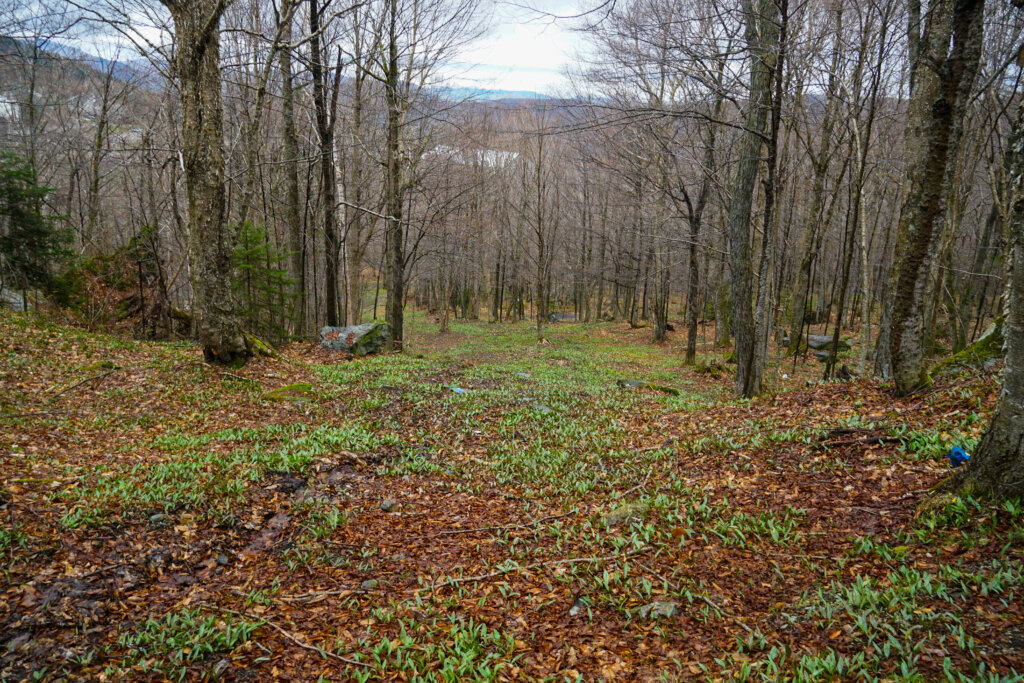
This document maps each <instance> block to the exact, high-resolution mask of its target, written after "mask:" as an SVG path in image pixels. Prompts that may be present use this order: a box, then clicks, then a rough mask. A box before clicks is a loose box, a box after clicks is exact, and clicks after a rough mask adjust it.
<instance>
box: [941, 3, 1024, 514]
mask: <svg viewBox="0 0 1024 683" xmlns="http://www.w3.org/2000/svg"><path fill="white" fill-rule="evenodd" d="M1021 4H1024V2H1022V3H1021ZM1009 154H1010V155H1012V158H1013V162H1012V166H1011V169H1012V174H1011V177H1012V178H1013V185H1014V187H1013V204H1012V206H1011V215H1010V221H1009V226H1008V228H1009V230H1008V232H1009V244H1008V252H1007V257H1006V262H1007V276H1008V279H1009V283H1008V286H1007V290H1006V293H1007V297H1006V320H1005V322H1004V323H1003V324H1004V336H1005V339H1006V342H1005V348H1004V351H1005V354H1006V356H1005V358H1006V367H1005V369H1004V370H1003V388H1002V392H1001V393H1000V395H999V402H998V403H997V404H996V411H995V415H993V417H992V423H991V424H990V425H989V428H988V431H987V432H985V436H984V437H982V439H981V443H980V444H979V445H978V448H977V451H976V452H975V453H974V455H973V456H972V457H971V459H970V462H968V464H967V465H966V466H965V467H964V469H963V470H962V471H961V472H959V473H958V474H957V475H955V476H954V477H953V478H952V479H951V481H950V484H951V485H952V486H951V488H957V489H960V490H962V491H964V492H966V493H973V494H978V495H983V496H990V497H993V498H1020V497H1021V496H1024V107H1018V109H1017V121H1016V123H1015V124H1014V128H1013V133H1012V135H1011V138H1010V145H1009Z"/></svg>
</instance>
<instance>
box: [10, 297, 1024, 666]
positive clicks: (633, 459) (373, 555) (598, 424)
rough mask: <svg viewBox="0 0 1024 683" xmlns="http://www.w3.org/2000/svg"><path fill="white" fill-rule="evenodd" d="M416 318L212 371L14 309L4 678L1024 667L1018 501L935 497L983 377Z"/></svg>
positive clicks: (981, 417) (1022, 532)
mask: <svg viewBox="0 0 1024 683" xmlns="http://www.w3.org/2000/svg"><path fill="white" fill-rule="evenodd" d="M414 330H418V331H419V332H417V333H415V334H414V336H413V339H412V344H411V348H410V349H409V351H408V352H407V353H406V354H404V355H401V356H395V355H388V356H380V357H376V358H369V359H358V360H346V359H344V358H340V357H334V356H331V355H330V354H327V353H325V352H321V351H319V350H316V349H314V348H313V347H312V346H311V345H294V346H292V347H290V348H289V349H287V350H286V351H285V353H284V359H283V360H271V359H260V360H257V361H254V362H251V363H250V364H248V365H247V366H246V367H244V368H243V369H241V370H236V371H227V370H224V369H218V368H213V367H210V366H207V365H205V364H203V363H202V362H201V357H200V354H199V352H198V350H197V349H196V348H195V347H194V346H192V345H189V344H147V343H140V342H135V341H127V340H121V339H117V338H113V337H105V336H99V335H93V334H89V333H86V332H84V331H82V330H79V329H76V328H72V327H64V326H57V325H53V324H50V323H47V322H45V321H41V320H38V319H35V318H34V317H32V316H19V315H16V314H12V313H7V312H3V311H0V496H2V500H0V555H2V559H0V569H2V571H3V585H2V599H0V680H4V681H8V680H9V681H17V680H23V679H27V680H148V679H154V680H161V679H165V678H166V679H172V680H216V679H220V680H251V681H263V680H271V679H274V678H279V679H282V680H303V681H305V680H317V679H318V678H320V679H323V680H380V679H384V680H423V681H434V680H436V681H461V680H557V681H563V680H568V681H572V680H588V681H589V680H609V681H610V680H725V679H729V680H732V679H738V680H765V681H773V680H786V679H795V680H805V681H819V680H874V679H878V678H881V679H888V680H919V681H934V680H963V681H988V680H1020V679H1021V675H1020V674H1022V673H1024V616H1022V614H1024V600H1022V599H1021V592H1022V590H1024V559H1022V546H1024V509H1022V507H1020V506H1015V505H1012V504H1006V505H1004V506H1001V507H989V506H986V505H983V504H980V503H978V502H976V501H972V500H963V499H954V498H945V499H941V500H938V501H936V502H933V503H931V504H928V505H923V504H922V503H924V502H925V501H926V500H929V496H928V490H929V488H930V487H932V486H933V485H934V484H935V483H937V482H938V481H939V480H940V479H941V478H942V477H943V476H944V475H945V474H946V473H947V472H948V467H949V465H948V462H947V461H945V459H944V454H945V452H946V451H948V449H949V446H950V445H951V444H963V445H967V446H968V447H970V446H971V445H973V444H974V443H975V442H976V440H977V438H978V436H979V435H980V433H981V431H982V429H983V428H984V425H985V424H986V422H987V419H988V415H989V413H990V410H991V408H992V406H993V404H994V401H995V396H996V389H997V378H996V376H995V375H993V374H990V373H988V374H987V373H968V374H962V375H959V376H948V377H944V378H942V379H940V380H939V381H938V383H937V384H936V387H935V388H934V390H933V391H931V392H930V393H929V394H927V395H925V396H919V397H916V398H913V399H909V400H905V401H896V400H894V399H893V398H892V397H891V394H890V393H888V391H887V388H886V387H885V386H884V385H880V384H877V383H873V382H868V381H856V382H850V383H828V384H820V383H817V382H813V383H811V384H809V383H808V379H809V378H811V377H816V376H817V373H818V372H819V370H818V366H817V364H811V365H807V366H803V365H797V366H796V367H795V368H794V367H793V366H792V365H789V364H787V365H786V366H784V367H783V368H782V369H778V370H775V371H773V373H772V377H771V385H772V389H773V394H772V395H770V396H768V397H766V398H763V399H759V400H756V401H752V402H737V401H735V400H732V399H731V398H730V397H729V396H730V394H729V382H730V379H729V377H728V376H727V374H724V375H720V374H718V373H717V372H716V370H717V369H718V366H712V367H711V369H710V370H705V371H703V372H698V371H696V370H694V369H692V368H685V367H683V366H682V364H681V362H680V360H681V357H682V353H681V349H680V348H679V346H678V345H679V344H681V343H682V340H681V339H673V340H671V341H670V342H669V343H668V344H667V345H663V346H653V345H651V344H650V343H649V341H648V339H649V330H636V331H630V330H629V329H628V328H627V327H625V326H624V325H621V324H612V323H607V324H601V325H592V326H585V325H576V324H565V323H561V324H558V325H554V326H552V327H551V328H550V329H549V330H548V331H547V338H548V343H543V344H537V343H536V341H535V332H534V331H533V330H531V329H529V328H528V327H527V326H526V325H489V324H486V323H465V324H456V325H454V327H453V331H452V332H451V333H450V334H448V335H444V336H441V335H438V334H436V333H435V332H433V330H432V326H430V325H427V324H424V323H422V322H420V323H419V324H417V325H416V326H415V327H414ZM428 330H430V331H428ZM673 336H676V335H673ZM848 362H851V361H848ZM851 364H852V362H851ZM783 373H785V374H786V377H785V378H783ZM617 379H636V380H640V381H641V382H649V383H652V384H656V385H659V386H662V385H663V386H668V387H674V388H676V389H678V390H679V392H680V393H679V395H678V396H676V395H671V394H667V393H664V392H662V391H659V390H658V389H654V388H649V387H645V386H641V387H626V388H620V387H618V386H617V385H616V380H617ZM453 389H459V390H460V391H454V390H453Z"/></svg>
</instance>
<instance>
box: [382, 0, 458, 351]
mask: <svg viewBox="0 0 1024 683" xmlns="http://www.w3.org/2000/svg"><path fill="white" fill-rule="evenodd" d="M397 2H398V0H389V2H388V54H387V69H386V75H385V83H384V99H385V101H386V102H387V142H386V145H387V178H386V186H385V200H384V205H385V213H387V216H388V217H387V219H386V225H387V230H386V233H387V234H386V238H387V239H386V244H387V290H388V299H387V308H386V309H385V315H384V318H385V320H386V321H387V323H388V326H389V327H390V328H391V340H390V342H389V343H388V347H389V348H390V349H391V350H393V351H400V350H401V349H402V341H403V336H402V334H403V330H402V327H403V322H404V319H405V311H404V303H405V256H404V254H403V246H404V244H403V237H404V236H403V232H404V231H403V229H402V203H403V202H402V169H401V167H400V166H399V164H400V163H401V161H400V159H399V144H400V135H401V115H402V112H401V110H400V108H399V92H398V88H399V86H400V85H401V84H400V83H399V64H398V35H397V30H398V26H397V24H398V6H397ZM445 305H447V302H445Z"/></svg>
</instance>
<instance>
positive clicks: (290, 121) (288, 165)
mask: <svg viewBox="0 0 1024 683" xmlns="http://www.w3.org/2000/svg"><path fill="white" fill-rule="evenodd" d="M282 21H285V23H284V31H283V32H282V35H281V42H282V43H283V47H282V48H281V51H280V52H279V53H278V64H279V67H280V69H281V118H282V133H283V138H284V140H283V145H284V147H283V152H284V174H285V206H284V218H285V222H286V223H287V225H288V249H289V251H290V252H291V253H290V259H289V262H290V267H291V268H290V269H291V273H290V275H291V277H292V279H293V280H294V281H295V282H294V285H293V288H294V294H295V301H294V312H293V313H292V315H291V318H292V323H293V325H294V327H293V330H294V331H296V332H297V331H299V330H303V329H305V321H306V281H305V277H304V273H303V259H302V218H301V216H300V214H299V136H298V133H297V132H296V129H295V88H294V84H293V82H292V78H293V77H292V52H291V48H290V47H288V46H289V45H290V44H291V42H292V18H291V16H290V15H289V16H288V18H287V20H285V19H284V18H282Z"/></svg>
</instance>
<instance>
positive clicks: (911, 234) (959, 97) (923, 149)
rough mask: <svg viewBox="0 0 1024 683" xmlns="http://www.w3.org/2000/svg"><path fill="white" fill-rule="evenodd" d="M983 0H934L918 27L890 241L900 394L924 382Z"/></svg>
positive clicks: (894, 359) (978, 51) (895, 375)
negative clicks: (899, 208)
mask: <svg viewBox="0 0 1024 683" xmlns="http://www.w3.org/2000/svg"><path fill="white" fill-rule="evenodd" d="M984 9H985V3H984V0H937V1H936V2H934V3H933V4H932V6H931V9H930V11H929V15H928V19H927V24H926V26H925V30H924V34H923V39H922V44H921V55H920V56H919V57H918V63H917V64H916V66H915V69H914V85H913V91H912V92H911V97H910V105H909V109H908V111H907V130H906V156H907V160H906V169H905V171H904V183H903V191H904V197H905V201H904V210H903V213H902V215H901V217H900V224H899V230H898V235H897V247H896V254H897V262H896V273H897V274H896V278H895V279H896V291H895V300H894V304H893V311H892V316H893V317H892V333H891V334H892V340H891V345H892V351H891V353H892V372H893V378H894V380H895V382H896V393H897V394H898V395H900V396H906V395H908V394H911V393H914V392H916V391H919V390H920V389H923V388H925V387H927V386H928V385H929V383H930V380H929V378H928V373H927V372H926V368H925V348H924V339H923V337H924V335H923V327H924V320H923V316H924V313H925V311H927V310H929V308H930V306H929V303H930V302H928V301H926V300H925V299H926V295H927V292H928V289H929V276H930V274H931V268H932V261H933V260H934V259H935V258H936V252H937V250H938V246H939V241H940V239H941V235H942V226H943V223H944V222H945V219H946V209H947V201H948V197H949V188H948V185H949V178H950V176H951V174H949V173H947V170H948V169H949V168H951V167H953V166H955V165H956V164H957V163H958V162H959V147H960V144H959V142H960V137H961V135H962V134H963V120H964V113H965V111H966V108H967V103H968V99H969V97H970V93H971V90H972V89H973V87H974V81H975V76H976V75H977V71H978V62H979V59H980V56H981V42H982V34H983V23H982V20H983V18H984Z"/></svg>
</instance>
